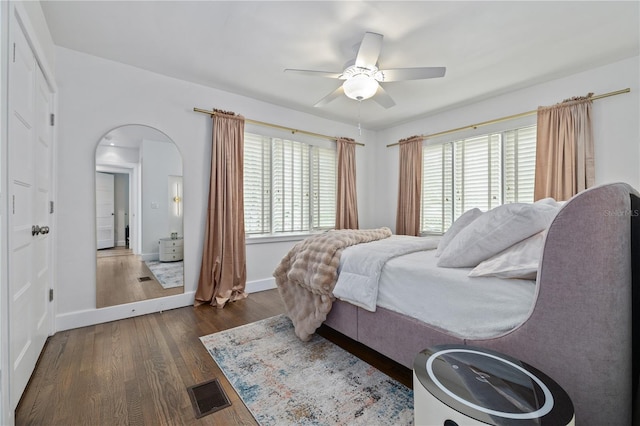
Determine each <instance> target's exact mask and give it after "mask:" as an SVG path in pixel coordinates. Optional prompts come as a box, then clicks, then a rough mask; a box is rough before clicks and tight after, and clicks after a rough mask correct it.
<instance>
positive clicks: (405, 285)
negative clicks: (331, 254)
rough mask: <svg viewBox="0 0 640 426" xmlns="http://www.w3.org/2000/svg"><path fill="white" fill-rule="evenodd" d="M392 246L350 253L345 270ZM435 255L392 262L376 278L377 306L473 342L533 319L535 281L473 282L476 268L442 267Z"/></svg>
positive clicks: (415, 255)
mask: <svg viewBox="0 0 640 426" xmlns="http://www.w3.org/2000/svg"><path fill="white" fill-rule="evenodd" d="M392 238H393V237H392ZM413 238H416V237H413ZM386 240H389V239H385V240H381V241H377V242H374V243H367V244H361V245H358V246H353V247H349V248H347V249H345V250H344V251H343V253H342V256H341V261H340V264H341V269H342V268H343V267H344V266H345V265H347V264H349V263H350V260H349V259H350V256H352V254H353V253H355V255H356V256H358V257H360V258H362V256H363V255H362V253H359V252H361V251H362V250H366V249H367V247H366V246H369V245H379V244H380V245H381V244H385V241H386ZM389 242H390V241H387V243H389ZM392 244H393V243H392ZM425 244H427V246H431V245H432V244H431V243H425ZM436 245H437V243H436ZM432 248H435V246H433V247H432ZM378 251H380V250H378ZM434 254H435V250H433V249H431V250H422V251H413V252H412V253H409V254H406V255H402V256H392V257H391V258H390V259H389V260H388V261H387V262H386V263H385V264H384V266H383V267H382V268H381V271H380V273H379V277H376V278H378V279H376V281H378V284H379V287H378V289H377V298H376V300H377V303H376V304H377V306H379V307H383V308H386V309H389V310H392V311H395V312H398V313H401V314H405V315H408V316H411V317H413V318H416V319H419V320H421V321H424V322H426V323H428V324H430V325H432V326H435V327H437V328H440V329H443V330H446V331H447V332H449V333H450V334H452V335H455V336H458V337H461V338H469V339H481V338H488V337H493V336H497V335H500V334H503V333H505V332H507V331H509V330H511V329H513V328H515V327H516V326H518V325H519V324H521V323H522V322H524V321H525V320H526V319H527V317H528V316H529V312H530V310H531V308H532V304H533V301H534V297H535V281H530V280H519V279H504V278H496V277H468V276H467V275H468V274H469V272H470V271H471V269H472V268H442V267H438V266H436V262H437V260H438V258H436V257H435V256H434ZM369 281H370V280H369ZM338 282H340V278H338ZM336 287H338V285H337V284H336ZM334 295H335V289H334ZM336 297H338V296H337V295H336ZM347 301H349V300H347ZM350 303H352V301H350ZM370 310H371V309H370Z"/></svg>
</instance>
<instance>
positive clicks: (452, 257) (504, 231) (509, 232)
mask: <svg viewBox="0 0 640 426" xmlns="http://www.w3.org/2000/svg"><path fill="white" fill-rule="evenodd" d="M558 210H559V208H558V207H556V206H552V205H549V204H547V203H534V204H526V203H512V204H504V205H502V206H498V207H496V208H494V209H492V210H489V211H488V212H486V213H484V214H482V216H480V217H479V218H477V219H476V220H474V221H473V222H472V223H471V224H470V225H468V226H466V227H465V228H464V229H462V231H460V232H459V233H458V235H456V236H455V237H454V238H453V240H452V241H451V242H450V243H449V245H448V246H447V247H446V248H445V249H444V251H443V252H442V254H441V255H440V258H439V259H438V266H443V267H448V268H474V267H476V266H477V265H478V264H479V263H480V262H482V261H483V260H487V259H488V258H490V257H491V256H494V255H496V254H498V253H500V252H501V251H502V250H505V249H506V248H508V247H511V246H512V245H514V244H516V243H518V242H520V241H522V240H524V239H525V238H528V237H530V236H532V235H534V234H537V233H538V232H540V231H542V230H544V229H546V228H547V226H549V224H550V223H551V221H552V220H553V218H554V217H555V215H556V213H557V212H558Z"/></svg>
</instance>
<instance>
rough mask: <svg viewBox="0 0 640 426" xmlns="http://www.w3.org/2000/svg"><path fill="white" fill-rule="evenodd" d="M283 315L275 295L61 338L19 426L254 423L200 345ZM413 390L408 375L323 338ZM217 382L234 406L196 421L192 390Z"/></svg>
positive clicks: (340, 339)
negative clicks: (214, 336)
mask: <svg viewBox="0 0 640 426" xmlns="http://www.w3.org/2000/svg"><path fill="white" fill-rule="evenodd" d="M283 312H284V306H283V304H282V301H281V299H280V296H279V294H278V292H277V290H268V291H263V292H259V293H253V294H250V295H249V298H247V299H244V300H240V301H237V302H234V303H231V304H228V305H227V306H226V307H225V308H224V309H217V308H212V307H210V306H201V307H198V308H193V307H184V308H179V309H174V310H170V311H165V312H163V313H156V314H150V315H144V316H140V317H135V318H129V319H125V320H120V321H114V322H110V323H105V324H98V325H94V326H90V327H83V328H79V329H74V330H67V331H62V332H59V333H56V334H55V335H54V336H52V337H50V338H49V340H48V342H47V344H46V346H45V349H44V351H43V353H42V355H41V357H40V360H39V362H38V365H37V367H36V370H35V372H34V373H33V376H32V378H31V381H30V383H29V385H28V386H27V389H26V391H25V393H24V395H23V397H22V400H21V401H20V404H19V405H18V408H17V409H16V424H17V425H120V424H122V425H183V424H184V425H191V424H202V425H210V424H211V425H214V424H216V425H255V424H256V422H255V420H254V419H253V417H252V416H251V414H250V413H249V411H248V410H247V409H246V407H245V406H244V404H243V403H242V401H241V400H240V399H239V397H238V396H237V394H236V393H235V391H234V390H233V387H232V386H231V385H230V384H229V382H228V381H227V380H226V378H225V377H224V375H223V374H222V372H221V371H220V369H219V368H218V366H217V365H216V363H215V362H214V361H213V359H212V358H211V356H210V355H209V354H208V353H207V351H206V350H205V348H204V346H203V345H202V344H201V343H200V340H199V339H198V338H199V337H200V336H204V335H207V334H211V333H215V332H218V331H222V330H226V329H229V328H233V327H237V326H239V325H243V324H247V323H250V322H254V321H259V320H261V319H264V318H268V317H270V316H273V315H278V314H280V313H283ZM320 333H321V334H322V335H324V336H325V337H326V338H328V339H330V340H332V341H334V342H336V343H337V344H340V345H341V346H343V347H345V348H346V349H347V350H350V351H351V352H353V353H355V354H356V355H358V356H360V357H361V358H363V359H365V361H367V362H369V363H370V364H372V365H374V366H376V367H377V368H379V369H381V370H382V371H384V372H386V373H387V374H388V375H390V376H392V377H394V378H396V379H397V380H399V381H401V382H403V383H405V384H406V385H407V386H411V370H409V369H406V368H404V367H402V366H399V365H397V364H395V363H394V362H393V361H390V360H388V359H386V358H384V357H382V356H380V355H378V354H376V353H374V352H372V351H369V350H367V349H366V348H364V347H362V346H361V345H359V344H357V343H355V342H353V341H350V340H349V339H347V338H345V337H344V336H341V335H339V334H337V333H335V332H334V333H332V332H331V330H330V329H326V330H324V329H323V330H322V331H321V332H320ZM213 378H218V379H219V381H220V383H221V384H222V387H223V389H224V391H225V392H226V393H227V395H228V396H229V399H230V400H231V403H232V405H231V406H230V407H227V408H225V409H222V410H220V411H218V412H216V413H213V414H210V415H208V416H205V417H202V418H200V419H196V418H195V415H194V411H193V408H192V406H191V402H190V399H189V395H188V393H187V390H186V389H187V387H189V386H192V385H194V384H198V383H202V382H205V381H208V380H211V379H213Z"/></svg>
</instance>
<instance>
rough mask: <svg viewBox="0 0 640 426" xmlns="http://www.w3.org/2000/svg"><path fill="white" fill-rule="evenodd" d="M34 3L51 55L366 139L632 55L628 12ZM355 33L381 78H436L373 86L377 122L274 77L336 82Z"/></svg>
mask: <svg viewBox="0 0 640 426" xmlns="http://www.w3.org/2000/svg"><path fill="white" fill-rule="evenodd" d="M41 4H42V8H43V10H44V14H45V17H46V19H47V23H48V25H49V29H50V31H51V34H52V37H53V40H54V42H55V43H56V44H57V45H59V46H64V47H67V48H70V49H74V50H77V51H81V52H86V53H89V54H92V55H95V56H100V57H103V58H107V59H111V60H114V61H118V62H122V63H125V64H130V65H133V66H136V67H139V68H143V69H146V70H149V71H153V72H156V73H160V74H165V75H168V76H171V77H175V78H179V79H182V80H186V81H191V82H195V83H199V84H202V85H205V86H210V87H214V88H218V89H222V90H225V91H228V92H233V93H237V94H241V95H245V96H249V97H252V98H255V99H259V100H262V101H266V102H270V103H273V104H277V105H281V106H284V107H288V108H293V109H296V110H300V111H305V112H308V113H311V114H315V115H318V116H322V117H326V118H330V119H334V120H339V121H344V122H347V123H354V122H356V121H357V120H358V116H360V117H361V121H362V125H363V127H365V128H369V129H373V130H377V129H381V128H386V127H390V126H392V125H394V124H398V123H401V122H405V121H408V120H411V119H415V118H418V117H423V116H427V115H429V114H434V113H436V112H439V111H443V110H446V109H450V108H453V107H456V106H459V105H462V104H466V103H470V102H474V101H479V100H481V99H486V98H489V97H493V96H496V95H498V94H501V93H505V92H508V91H512V90H515V89H518V88H522V87H527V86H530V85H533V84H537V83H540V82H543V81H547V80H552V79H556V78H559V77H563V76H566V75H570V74H573V73H576V72H580V71H583V70H587V69H590V68H594V67H596V66H600V65H603V64H606V63H610V62H614V61H617V60H620V59H624V58H628V57H632V56H636V55H638V54H639V52H640V47H639V45H640V36H639V31H640V30H639V28H640V19H639V15H640V8H639V5H640V2H638V1H623V2H613V1H603V2H596V1H585V2H579V1H569V2H553V1H537V2H525V1H510V2H505V1H497V2H482V1H474V2H458V1H409V2H400V1H386V2H374V1H371V2H370V1H334V2H330V1H280V2H272V1H255V2H250V1H233V2H226V1H195V2H190V1H123V2H114V1H106V2H103V1H69V2H63V1H51V0H49V1H42V2H41ZM366 31H372V32H377V33H380V34H383V35H384V41H383V47H382V52H381V54H380V58H379V67H380V68H401V67H427V66H446V67H447V73H446V75H445V77H444V78H440V79H432V80H420V81H406V82H395V83H391V82H389V83H384V84H383V86H384V87H385V89H386V91H387V92H388V93H389V94H390V95H391V96H392V97H393V99H394V100H395V102H396V106H394V107H392V108H389V109H384V108H383V107H381V106H379V105H378V104H377V103H375V102H373V101H372V100H367V101H363V102H362V104H361V105H360V108H359V107H358V102H357V101H354V100H351V99H348V98H346V97H341V98H339V99H336V100H335V101H333V102H331V103H330V104H328V105H326V106H324V107H321V108H315V107H313V105H314V104H315V103H316V102H317V101H318V100H320V99H321V98H323V97H324V96H325V95H326V94H328V93H329V92H331V91H333V90H334V89H336V88H337V87H338V86H339V85H340V83H341V81H339V80H333V79H328V78H322V77H308V76H301V75H294V74H289V73H284V72H283V70H284V69H285V68H302V69H312V70H323V71H335V72H340V71H342V70H343V69H344V67H345V63H347V62H348V61H350V60H353V59H354V57H355V54H356V52H357V48H358V43H359V42H360V41H361V39H362V37H363V35H364V33H365V32H366ZM194 106H195V105H194ZM213 106H214V107H216V108H221V109H225V107H226V106H225V105H213ZM204 107H207V106H204ZM237 112H239V113H242V111H237ZM249 118H251V117H249Z"/></svg>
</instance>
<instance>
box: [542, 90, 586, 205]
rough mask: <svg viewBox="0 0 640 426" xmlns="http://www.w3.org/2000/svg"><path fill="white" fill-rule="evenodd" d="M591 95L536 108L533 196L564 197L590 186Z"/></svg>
mask: <svg viewBox="0 0 640 426" xmlns="http://www.w3.org/2000/svg"><path fill="white" fill-rule="evenodd" d="M592 95H593V93H590V94H588V95H587V96H585V97H576V98H571V99H567V100H565V101H563V102H561V103H559V104H556V105H553V106H550V107H540V108H538V128H537V140H536V174H535V183H534V200H540V199H542V198H546V197H552V198H554V199H556V200H558V201H564V200H568V199H569V198H571V197H572V196H574V195H575V194H577V193H578V192H580V191H582V190H584V189H586V188H589V187H591V186H593V184H594V181H595V166H594V155H593V150H594V148H593V130H592V123H591V116H592V114H591V106H592V104H593V100H592V99H591V97H592Z"/></svg>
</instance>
